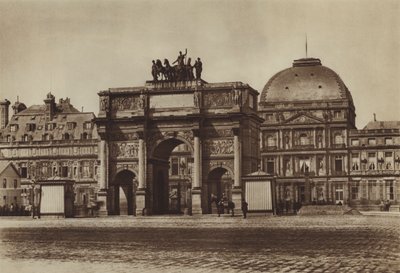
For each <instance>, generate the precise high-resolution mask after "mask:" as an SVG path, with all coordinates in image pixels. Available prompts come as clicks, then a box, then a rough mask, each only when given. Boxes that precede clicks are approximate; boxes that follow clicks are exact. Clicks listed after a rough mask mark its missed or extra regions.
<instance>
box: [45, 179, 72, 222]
mask: <svg viewBox="0 0 400 273" xmlns="http://www.w3.org/2000/svg"><path fill="white" fill-rule="evenodd" d="M37 183H38V184H39V185H40V189H41V195H40V214H41V215H42V216H46V215H47V216H60V217H66V218H69V217H73V216H74V215H73V211H74V180H71V179H66V178H62V177H51V178H48V179H46V180H43V181H38V182H37Z"/></svg>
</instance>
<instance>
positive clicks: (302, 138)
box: [300, 134, 309, 145]
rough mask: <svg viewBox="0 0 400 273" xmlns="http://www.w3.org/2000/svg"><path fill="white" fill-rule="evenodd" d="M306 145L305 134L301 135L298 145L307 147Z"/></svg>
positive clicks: (306, 138) (307, 142) (307, 141)
mask: <svg viewBox="0 0 400 273" xmlns="http://www.w3.org/2000/svg"><path fill="white" fill-rule="evenodd" d="M308 144H309V140H308V136H307V135H306V134H301V135H300V145H308Z"/></svg>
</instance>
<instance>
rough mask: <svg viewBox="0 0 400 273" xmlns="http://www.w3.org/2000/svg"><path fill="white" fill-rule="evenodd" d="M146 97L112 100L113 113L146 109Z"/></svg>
mask: <svg viewBox="0 0 400 273" xmlns="http://www.w3.org/2000/svg"><path fill="white" fill-rule="evenodd" d="M144 102H145V96H144V95H143V94H142V95H141V96H136V97H116V98H113V99H112V100H111V109H112V110H113V111H124V110H137V109H140V108H143V107H144Z"/></svg>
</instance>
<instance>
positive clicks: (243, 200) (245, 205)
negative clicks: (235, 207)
mask: <svg viewBox="0 0 400 273" xmlns="http://www.w3.org/2000/svg"><path fill="white" fill-rule="evenodd" d="M248 208H249V204H247V202H246V200H245V199H244V198H243V199H242V212H243V218H244V219H246V218H247V210H248Z"/></svg>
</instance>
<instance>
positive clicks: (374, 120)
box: [374, 113, 376, 121]
mask: <svg viewBox="0 0 400 273" xmlns="http://www.w3.org/2000/svg"><path fill="white" fill-rule="evenodd" d="M374 121H376V114H375V113H374Z"/></svg>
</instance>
